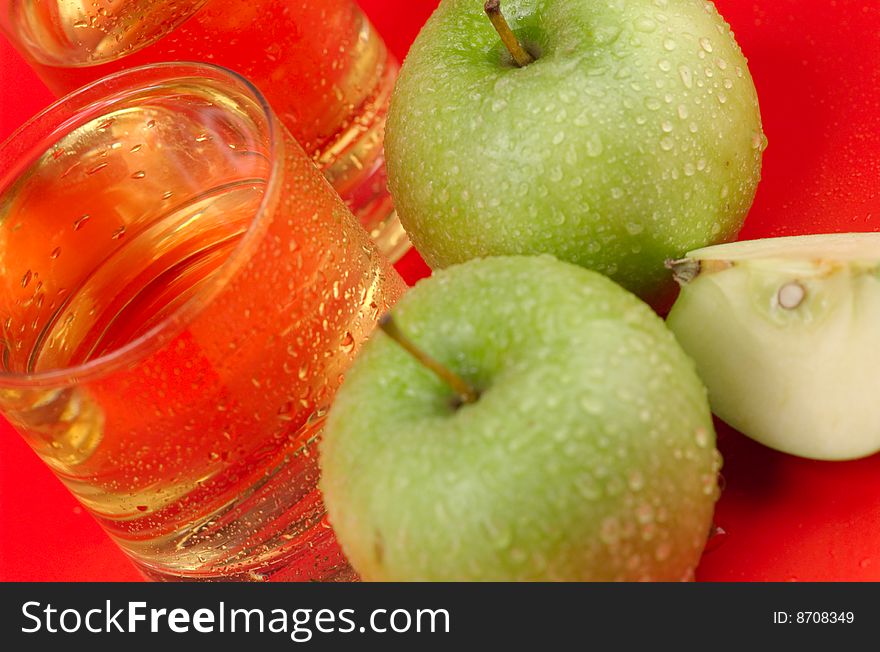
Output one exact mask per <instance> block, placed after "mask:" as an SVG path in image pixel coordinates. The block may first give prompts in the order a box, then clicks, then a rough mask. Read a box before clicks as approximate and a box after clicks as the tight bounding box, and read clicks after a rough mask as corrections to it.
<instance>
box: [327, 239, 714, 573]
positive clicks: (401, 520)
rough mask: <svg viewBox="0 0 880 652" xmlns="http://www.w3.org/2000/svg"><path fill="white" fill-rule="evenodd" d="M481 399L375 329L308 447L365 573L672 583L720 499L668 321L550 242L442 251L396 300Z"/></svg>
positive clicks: (429, 347) (408, 326)
mask: <svg viewBox="0 0 880 652" xmlns="http://www.w3.org/2000/svg"><path fill="white" fill-rule="evenodd" d="M393 316H394V319H395V320H396V322H397V323H398V325H399V326H400V328H401V330H402V331H403V332H404V333H406V334H407V335H408V336H409V337H410V338H411V339H412V340H414V341H415V342H416V343H417V344H418V345H419V346H420V347H421V348H422V349H423V350H424V351H426V352H427V353H428V354H430V355H432V356H433V357H435V358H436V359H438V360H439V361H440V362H441V363H443V364H444V365H446V366H447V367H448V368H450V369H453V370H454V371H456V372H457V373H459V374H460V375H461V376H462V377H464V378H466V379H467V380H468V381H469V382H470V383H472V384H473V385H474V386H475V387H476V388H478V389H479V390H480V391H481V392H482V395H481V396H480V398H479V399H478V401H476V402H475V403H471V404H467V405H464V406H462V407H460V408H456V407H455V406H454V403H453V394H452V390H451V389H449V387H447V386H446V385H445V384H444V383H443V382H441V381H440V380H439V379H438V378H437V377H436V376H434V375H433V374H432V373H431V372H430V371H428V370H427V369H426V368H425V367H423V366H422V365H421V364H420V363H419V362H417V361H416V360H415V359H414V358H413V357H411V356H410V355H409V354H408V353H406V352H405V351H404V350H403V349H401V348H400V346H399V345H398V344H397V343H396V342H394V341H393V340H392V339H391V338H389V337H388V336H387V335H385V334H384V333H382V332H377V334H376V335H375V336H374V337H373V339H371V340H370V341H369V342H368V343H367V345H366V347H365V349H364V350H363V353H362V355H361V356H360V357H359V359H358V360H357V361H356V363H355V365H354V368H353V369H352V370H351V371H350V372H349V374H348V376H347V378H346V380H345V382H344V384H343V387H342V388H341V390H340V392H339V394H338V395H337V398H336V400H335V403H334V405H333V407H332V409H331V411H330V414H329V416H328V421H327V424H326V428H325V432H324V439H323V442H322V445H321V448H320V454H321V467H322V480H321V487H322V489H323V492H324V496H325V500H326V505H327V509H328V513H329V516H330V521H331V523H332V525H333V527H334V529H335V531H336V534H337V536H338V538H339V541H340V543H341V545H342V548H343V550H344V552H345V554H346V555H347V556H348V558H349V560H350V561H351V563H352V565H353V567H354V568H355V570H356V571H357V572H358V573H360V575H361V576H362V577H363V579H365V580H378V581H432V580H434V581H445V580H462V581H464V580H498V581H508V580H510V581H512V580H534V581H545V580H549V581H552V580H579V581H587V580H603V581H604V580H682V579H689V578H690V577H692V572H693V570H694V568H695V566H696V564H697V562H698V560H699V557H700V554H701V551H702V550H703V547H704V544H705V542H706V539H707V534H708V532H709V529H710V526H711V520H712V514H713V509H714V504H715V501H716V499H717V497H718V487H717V482H716V478H717V471H718V470H719V468H720V456H719V454H718V453H717V451H716V449H715V433H714V430H713V426H712V419H711V415H710V412H709V407H708V401H707V398H706V390H705V388H704V387H703V385H702V383H701V382H700V380H699V379H698V378H697V376H696V373H695V370H694V365H693V363H692V362H691V361H690V359H689V358H688V357H687V356H686V355H685V354H684V353H683V352H682V350H681V349H680V348H679V346H678V344H677V343H676V341H675V338H674V336H673V335H672V334H671V333H670V332H669V331H668V330H667V329H666V327H665V325H664V324H663V322H662V321H661V320H660V319H659V318H658V317H657V316H656V315H655V314H654V313H653V312H652V311H651V310H650V308H649V307H648V306H647V305H645V304H644V303H642V302H641V301H639V300H638V299H637V298H636V297H634V296H633V295H632V294H630V293H628V292H626V291H625V290H623V289H621V288H620V287H619V286H617V285H615V284H614V283H612V282H611V281H610V280H608V279H607V278H605V277H603V276H601V275H599V274H596V273H594V272H591V271H588V270H585V269H583V268H580V267H577V266H574V265H571V264H568V263H563V262H559V261H557V260H556V259H553V258H552V257H550V256H540V257H498V258H487V259H482V260H475V261H471V262H469V263H465V264H462V265H458V266H453V267H450V268H449V269H447V270H445V271H441V272H438V273H436V274H435V275H434V276H433V277H432V278H431V279H429V280H424V281H422V282H420V283H419V284H418V285H417V286H416V287H415V288H414V289H412V290H410V292H409V293H408V294H407V295H405V297H404V298H403V299H402V300H401V301H400V302H399V303H398V304H397V306H396V307H395V308H394V311H393Z"/></svg>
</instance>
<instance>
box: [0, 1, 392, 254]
mask: <svg viewBox="0 0 880 652" xmlns="http://www.w3.org/2000/svg"><path fill="white" fill-rule="evenodd" d="M7 4H8V5H9V15H8V16H7V17H5V18H4V19H2V20H0V27H4V29H5V31H7V32H9V34H10V37H11V38H12V39H13V42H15V43H16V44H17V46H18V47H19V49H20V50H21V51H22V52H23V54H24V55H25V56H26V57H27V58H28V59H29V61H30V63H31V65H32V66H33V67H34V69H35V71H36V72H37V73H38V74H39V76H40V77H41V78H42V79H43V80H44V81H45V82H46V84H47V85H48V86H49V87H50V88H51V89H52V90H53V91H55V92H56V93H57V94H59V95H63V94H65V93H67V92H69V91H71V90H73V89H75V88H78V87H79V86H82V85H84V84H86V83H88V82H91V81H93V80H95V79H98V78H100V77H103V76H105V75H108V74H111V73H114V72H117V71H119V70H122V69H125V68H131V67H134V66H138V65H143V64H147V63H155V62H160V61H205V62H210V63H215V64H218V65H222V66H225V67H227V68H230V69H232V70H235V71H236V72H238V73H239V74H241V75H243V76H245V77H246V78H248V79H249V80H251V81H252V82H253V83H254V84H255V85H256V86H257V87H258V88H259V89H260V90H261V91H262V92H263V93H264V94H265V95H266V97H267V99H268V100H269V103H270V104H271V105H272V107H273V109H274V111H275V112H276V114H277V115H278V116H279V117H280V118H281V120H282V122H284V124H285V125H286V126H287V128H288V129H289V130H290V131H291V133H292V134H293V135H294V137H295V138H296V139H297V140H298V141H299V143H300V144H301V145H302V146H303V147H304V149H306V151H307V152H308V153H309V154H310V155H311V156H312V157H313V159H314V160H315V162H316V163H317V164H318V166H319V167H320V168H321V169H322V171H323V172H324V174H325V176H326V177H327V178H328V179H329V180H330V182H331V183H332V184H333V185H334V187H335V188H336V189H337V191H338V192H339V193H340V195H342V196H343V198H344V199H345V200H346V201H347V203H348V204H349V206H350V207H351V208H352V210H354V212H355V213H356V214H357V215H358V216H359V217H360V218H361V220H362V222H363V224H364V225H365V226H366V227H367V229H368V230H369V231H371V235H372V236H373V238H374V240H376V241H377V243H378V244H379V246H380V249H382V250H383V251H384V252H385V253H386V254H387V255H389V256H391V257H392V258H393V259H396V258H397V257H398V256H399V255H400V253H401V252H402V251H404V250H405V249H406V247H407V246H408V244H407V241H406V239H405V236H403V234H402V231H401V230H400V227H399V225H397V223H396V220H395V218H393V216H391V213H392V212H393V207H392V205H391V201H390V198H389V197H388V194H387V189H386V177H385V169H384V158H383V153H382V140H383V136H384V125H385V117H386V113H387V109H388V102H389V99H390V95H391V91H392V88H393V84H394V80H395V78H396V75H397V69H398V66H397V62H396V61H395V60H394V58H393V57H392V56H391V55H390V54H389V53H388V51H387V49H386V48H385V45H384V43H383V42H382V40H381V38H379V36H378V35H377V34H376V32H375V31H374V30H373V28H372V26H371V25H370V23H369V21H368V20H367V18H366V17H365V16H364V15H363V13H361V11H360V10H359V9H358V8H357V6H356V4H355V3H354V2H352V1H351V0H320V2H314V1H308V2H306V1H302V0H300V1H296V0H113V1H111V0H44V1H41V2H33V1H32V0H10V1H9V2H7Z"/></svg>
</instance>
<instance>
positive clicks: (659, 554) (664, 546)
mask: <svg viewBox="0 0 880 652" xmlns="http://www.w3.org/2000/svg"><path fill="white" fill-rule="evenodd" d="M671 554H672V544H671V543H669V542H668V541H663V542H661V543H660V544H658V545H657V548H656V549H655V550H654V558H655V559H656V560H657V561H666V560H667V559H669V555H671Z"/></svg>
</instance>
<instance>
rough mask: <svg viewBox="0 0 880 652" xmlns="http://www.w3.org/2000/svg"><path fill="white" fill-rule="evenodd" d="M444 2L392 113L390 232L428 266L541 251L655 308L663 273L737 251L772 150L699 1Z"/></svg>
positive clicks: (716, 20)
mask: <svg viewBox="0 0 880 652" xmlns="http://www.w3.org/2000/svg"><path fill="white" fill-rule="evenodd" d="M502 11H503V12H504V14H505V16H506V17H507V19H508V21H509V23H510V24H511V25H512V27H513V29H514V31H515V33H516V34H517V35H518V36H519V38H520V40H521V41H522V43H523V44H524V45H525V46H526V48H527V49H528V50H530V51H531V52H532V53H533V54H534V55H535V56H536V61H534V62H533V63H531V64H529V65H527V66H525V67H522V68H519V67H516V66H515V65H513V64H512V61H511V57H510V55H509V54H508V53H507V51H506V49H505V48H504V47H503V45H502V42H501V39H500V38H499V35H498V34H497V33H496V31H495V29H494V28H493V27H492V25H491V24H490V22H489V20H488V19H487V17H486V16H485V15H484V13H483V3H482V2H481V1H480V0H444V1H443V2H441V3H440V6H439V7H438V9H437V10H436V12H435V13H434V14H433V16H432V17H431V19H430V20H429V21H428V23H427V24H426V25H425V27H424V28H423V30H422V32H421V33H420V34H419V37H418V38H417V39H416V41H415V43H414V45H413V47H412V49H411V50H410V53H409V55H408V57H407V59H406V62H405V63H404V66H403V69H402V72H401V74H400V78H399V81H398V83H397V87H396V91H395V94H394V97H393V100H392V105H391V110H390V116H389V119H388V126H387V137H386V156H387V163H388V172H389V179H390V188H391V191H392V194H393V197H394V200H395V204H396V207H397V209H398V212H399V214H400V219H401V222H402V223H403V225H404V227H405V228H406V230H407V232H408V233H409V235H410V237H411V239H412V241H413V243H414V244H415V246H416V247H417V248H418V249H419V251H420V252H421V253H422V255H423V256H424V258H425V260H426V261H427V262H428V264H429V265H430V266H431V267H433V268H442V267H446V266H448V265H451V264H454V263H458V262H463V261H465V260H469V259H471V258H475V257H480V256H488V255H504V254H538V253H550V254H553V255H554V256H556V257H557V258H560V259H562V260H566V261H569V262H572V263H575V264H578V265H581V266H584V267H587V268H590V269H594V270H596V271H599V272H601V273H603V274H605V275H608V276H610V277H611V278H613V279H614V280H615V281H617V282H619V283H620V284H622V285H624V286H625V287H627V288H628V289H630V290H632V291H634V292H635V293H637V294H638V295H640V296H641V297H642V298H645V299H646V300H649V301H651V302H656V301H657V298H658V297H660V296H662V295H663V294H664V293H665V292H669V291H674V284H672V282H671V281H670V279H669V276H668V275H667V274H665V273H664V270H663V262H664V261H665V260H667V259H669V258H673V257H678V256H681V255H682V254H683V253H684V252H686V251H689V250H691V249H694V248H696V247H701V246H705V245H707V244H713V243H718V242H724V241H728V240H732V239H733V238H734V237H735V236H736V235H737V233H738V231H739V229H740V228H741V226H742V223H743V219H744V216H745V215H746V212H747V211H748V209H749V207H750V206H751V204H752V201H753V198H754V194H755V190H756V187H757V184H758V181H759V178H760V171H761V161H762V152H763V149H764V146H765V144H766V139H765V138H764V135H763V131H762V127H761V115H760V111H759V107H758V98H757V94H756V91H755V87H754V84H753V82H752V79H751V76H750V74H749V70H748V66H747V63H746V60H745V58H744V57H743V54H742V52H741V51H740V48H739V46H738V45H737V43H736V41H735V40H734V36H733V34H732V33H731V31H730V28H729V27H728V25H727V24H726V23H725V22H724V20H723V19H722V18H721V16H719V14H718V12H717V11H716V9H715V7H714V5H713V4H712V3H710V2H704V1H703V0H669V1H667V0H627V1H626V2H624V1H623V0H614V1H607V0H606V1H603V2H595V1H593V0H505V1H504V2H502Z"/></svg>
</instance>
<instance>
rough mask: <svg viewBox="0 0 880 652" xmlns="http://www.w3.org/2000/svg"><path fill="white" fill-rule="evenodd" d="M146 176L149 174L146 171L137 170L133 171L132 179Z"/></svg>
mask: <svg viewBox="0 0 880 652" xmlns="http://www.w3.org/2000/svg"><path fill="white" fill-rule="evenodd" d="M145 176H147V173H146V172H144V171H143V170H138V171H137V172H133V173H132V175H131V178H132V179H143V178H144V177H145Z"/></svg>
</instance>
